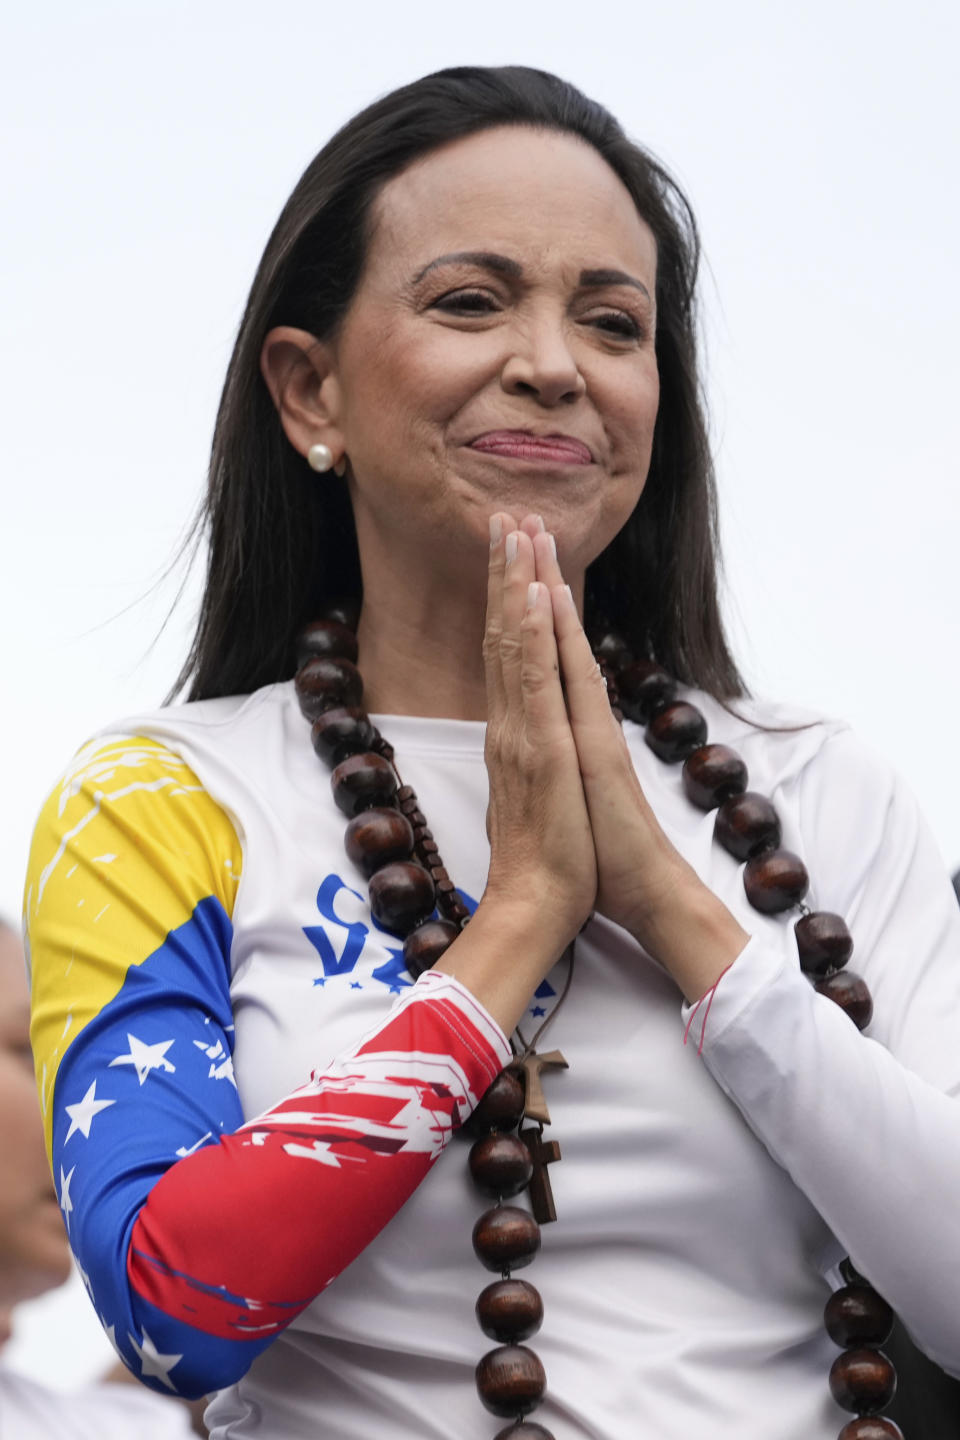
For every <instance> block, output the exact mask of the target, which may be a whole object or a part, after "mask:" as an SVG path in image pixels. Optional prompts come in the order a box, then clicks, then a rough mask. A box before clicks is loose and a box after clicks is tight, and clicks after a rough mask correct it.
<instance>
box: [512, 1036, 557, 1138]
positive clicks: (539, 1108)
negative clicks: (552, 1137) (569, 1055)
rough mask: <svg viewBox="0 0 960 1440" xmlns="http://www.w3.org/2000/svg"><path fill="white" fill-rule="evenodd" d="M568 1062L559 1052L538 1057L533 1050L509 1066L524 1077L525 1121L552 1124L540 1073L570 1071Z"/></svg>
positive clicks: (551, 1051) (553, 1051)
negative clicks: (544, 1071)
mask: <svg viewBox="0 0 960 1440" xmlns="http://www.w3.org/2000/svg"><path fill="white" fill-rule="evenodd" d="M568 1068H569V1067H568V1065H567V1062H566V1060H564V1058H563V1056H562V1055H561V1054H560V1051H559V1050H548V1051H547V1053H546V1055H538V1054H537V1052H536V1051H535V1050H531V1051H530V1052H529V1053H528V1054H527V1055H524V1056H522V1057H518V1058H517V1059H516V1060H513V1061H511V1063H510V1064H509V1065H508V1066H507V1069H508V1070H512V1071H513V1072H514V1074H516V1075H517V1076H518V1077H519V1075H520V1074H521V1073H522V1075H523V1092H524V1095H525V1096H526V1100H525V1103H524V1107H523V1118H524V1119H525V1120H536V1121H538V1122H539V1124H541V1125H549V1124H550V1111H549V1110H548V1109H547V1101H546V1098H545V1096H544V1093H543V1085H542V1084H541V1083H540V1071H541V1070H544V1069H549V1070H556V1069H563V1070H566V1069H568Z"/></svg>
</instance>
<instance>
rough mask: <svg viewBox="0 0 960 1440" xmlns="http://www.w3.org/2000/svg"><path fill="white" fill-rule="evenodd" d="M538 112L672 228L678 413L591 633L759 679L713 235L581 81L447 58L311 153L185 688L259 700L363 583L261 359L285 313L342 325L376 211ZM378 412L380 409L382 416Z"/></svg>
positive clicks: (253, 354)
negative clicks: (707, 360)
mask: <svg viewBox="0 0 960 1440" xmlns="http://www.w3.org/2000/svg"><path fill="white" fill-rule="evenodd" d="M502 125H524V126H531V127H534V128H537V129H545V130H551V131H559V132H562V133H567V134H570V135H573V136H577V137H579V138H580V139H581V140H583V141H585V142H586V143H587V144H589V145H592V146H593V148H594V149H595V150H596V151H597V152H598V153H599V154H600V155H601V156H602V157H603V159H604V160H605V161H606V162H607V164H608V165H609V166H610V168H611V169H612V170H613V171H614V172H615V173H616V174H617V175H618V176H619V178H620V179H621V181H622V182H623V184H624V185H625V186H626V188H627V190H628V191H629V192H630V195H631V197H632V198H633V201H634V204H635V205H636V207H637V211H638V213H639V214H640V216H641V217H642V218H643V220H644V221H646V223H647V225H648V226H649V227H650V229H651V230H652V232H653V234H654V237H655V239H656V242H657V285H656V291H657V293H656V301H657V317H658V318H657V334H656V354H657V362H658V366H659V372H660V407H659V411H658V415H657V422H656V427H655V430H654V437H653V449H652V457H651V462H650V470H649V474H648V478H647V482H646V485H645V487H644V490H643V493H642V495H641V497H640V500H639V501H638V503H637V505H636V507H635V509H634V511H633V513H632V514H631V516H630V518H629V520H628V521H627V523H626V524H625V525H624V527H623V529H622V530H621V531H620V533H619V534H618V535H617V536H616V538H615V539H614V540H613V541H611V543H610V544H609V545H608V546H607V548H606V549H605V550H604V551H603V553H602V554H601V555H600V556H598V558H597V559H596V560H595V561H594V562H593V564H592V565H591V566H590V567H589V569H588V571H587V584H586V609H587V615H586V620H587V624H588V628H589V627H591V626H593V627H594V628H596V627H597V626H598V625H600V624H602V625H604V626H610V627H612V628H614V629H616V630H617V631H619V632H620V634H621V635H622V636H623V637H624V639H625V640H626V641H627V643H628V644H629V645H630V647H631V648H632V649H633V651H634V653H635V654H637V655H638V656H648V657H650V658H654V659H656V660H659V661H660V663H661V664H663V665H664V666H665V667H666V668H667V669H669V670H670V671H671V672H672V673H673V674H674V675H675V676H676V677H677V678H678V679H679V680H681V681H684V682H686V683H687V684H691V685H695V686H698V687H699V688H701V689H703V690H706V691H708V692H709V693H710V694H712V695H714V696H716V697H717V698H718V699H721V700H723V699H729V698H732V697H734V696H738V695H742V694H744V693H745V687H744V684H743V681H742V679H741V677H740V675H739V673H738V670H737V667H736V664H735V663H734V660H733V657H732V655H731V652H730V649H729V647H728V644H727V640H726V636H725V634H724V628H723V623H722V619H721V615H720V606H719V600H718V594H717V589H718V553H719V552H718V538H717V517H716V493H715V484H714V475H713V468H712V463H711V457H710V451H709V446H708V442H707V431H706V422H705V415H704V404H703V397H702V392H701V386H700V378H699V373H698V365H697V315H696V278H697V267H698V263H699V253H700V245H699V237H698V233H697V226H696V221H695V219H694V216H693V212H692V210H691V208H690V205H689V203H688V201H687V199H686V197H685V196H684V194H683V192H682V191H681V190H680V188H679V186H678V185H677V184H676V182H675V181H674V180H673V179H672V178H671V177H670V176H669V175H668V174H667V172H666V171H665V170H664V169H663V167H662V166H661V165H660V164H659V163H658V162H657V161H656V160H655V159H654V158H653V157H652V156H651V155H649V154H648V153H647V152H646V151H645V150H643V149H642V148H641V147H640V146H638V145H636V144H634V143H633V142H632V141H630V140H629V139H628V138H627V136H626V135H625V134H624V132H623V129H622V128H621V126H620V125H619V123H618V122H617V121H616V120H615V119H614V117H613V116H612V115H611V114H610V113H609V112H608V111H607V110H605V109H604V108H603V107H602V106H600V105H598V104H596V103H595V102H594V101H593V100H590V99H588V98H587V97H586V96H585V95H583V94H581V92H580V91H579V90H577V89H576V88H575V87H574V86H573V85H570V84H568V83H567V82H566V81H563V80H560V79H558V78H557V76H555V75H550V74H548V73H546V72H545V71H542V70H533V69H529V68H527V67H525V66H504V67H499V68H489V69H488V68H480V67H472V66H471V67H460V68H455V69H449V70H441V71H438V72H437V73H436V74H434V75H428V76H426V77H425V78H423V79H422V80H417V81H415V82H414V83H413V84H410V85H405V86H403V87H402V88H401V89H399V90H395V91H393V92H392V93H391V94H389V95H386V96H384V97H383V98H382V99H380V100H378V101H376V102H375V103H374V104H373V105H370V106H369V107H368V108H367V109H365V110H363V111H361V112H360V114H358V115H356V116H355V117H354V118H353V119H352V120H350V121H349V122H348V123H347V124H346V125H344V126H343V128H342V129H341V130H339V131H338V132H337V134H336V135H334V137H333V139H332V140H330V141H329V143H328V144H327V145H325V146H324V148H323V149H322V150H321V151H320V153H319V154H318V155H317V156H316V158H315V159H314V160H313V161H312V162H311V163H310V165H309V166H308V167H307V169H306V171H305V172H304V174H303V176H302V177H301V179H300V181H299V182H298V184H297V186H296V188H295V189H294V191H293V193H292V195H291V196H290V199H289V200H288V201H287V203H286V205H285V206H284V208H283V211H282V213H281V215H280V218H279V220H278V221H277V224H276V226H275V228H274V231H273V233H272V235H271V236H270V239H269V241H268V243H267V247H266V250H265V251H264V255H263V258H262V260H261V261H260V265H259V268H258V269H257V273H256V276H255V277H254V281H253V286H252V288H251V291H250V296H249V299H248V300H247V305H246V309H245V311H244V314H243V319H242V321H241V323H240V329H239V333H238V335H237V341H236V344H235V346H234V350H233V354H232V356H231V359H230V364H229V367H228V369H227V376H226V381H225V384H224V388H223V394H222V397H221V400H220V408H219V411H218V414H217V421H216V427H215V431H214V438H213V448H212V454H211V458H210V472H209V484H208V490H207V495H206V499H205V502H204V504H203V508H202V510H201V512H200V514H199V516H198V521H197V527H198V528H197V532H196V533H198V534H199V533H203V532H204V531H205V532H206V533H207V535H208V539H209V552H208V561H207V576H206V585H205V588H204V593H203V599H202V602H201V607H200V613H199V617H198V622H197V629H196V633H195V635H194V638H193V643H192V645H191V648H190V652H189V654H188V656H187V659H186V662H185V664H184V666H183V669H182V671H181V673H180V676H179V678H178V680H177V683H176V686H175V687H174V690H173V692H172V694H174V695H176V694H178V693H181V692H184V691H185V692H186V694H187V697H188V698H189V699H194V700H200V699H207V698H210V697H213V696H217V695H230V694H244V693H247V692H249V691H251V690H255V689H257V688H258V687H259V686H261V685H265V684H269V683H270V682H273V681H277V680H285V679H288V678H289V677H290V676H291V675H292V674H293V670H294V665H295V655H294V651H295V638H296V635H297V632H298V630H299V629H300V628H301V627H302V625H303V624H304V623H305V622H306V621H308V620H310V619H312V618H313V617H314V616H315V615H316V614H317V613H318V612H319V611H321V610H322V608H323V606H324V604H326V603H328V602H329V601H330V600H333V599H337V598H342V597H355V598H358V599H359V598H361V597H362V586H361V577H360V565H359V559H358V555H357V541H356V531H355V528H354V523H353V514H352V510H351V507H350V502H349V498H348V496H347V494H346V489H345V487H344V486H337V485H330V486H318V485H316V483H315V482H314V478H313V477H312V475H311V472H310V470H309V468H308V466H307V462H306V461H305V460H304V458H303V457H302V456H301V455H299V454H298V453H297V452H296V451H295V450H294V449H293V447H292V445H290V443H289V441H288V440H287V438H286V436H285V434H284V432H283V429H282V427H281V424H280V419H279V416H278V414H277V411H276V409H275V407H274V405H273V402H272V400H271V397H270V395H269V392H268V390H267V387H266V384H265V383H264V380H263V377H262V375H261V372H260V352H261V348H262V345H263V341H264V339H265V337H266V335H267V333H268V331H270V330H271V329H272V328H273V327H274V326H276V325H293V326H298V327H300V328H301V329H304V330H306V331H308V332H309V333H310V334H312V335H314V336H316V337H317V338H318V339H320V340H324V339H329V338H331V337H333V336H334V335H335V334H336V332H337V328H338V326H339V325H340V323H341V321H342V320H343V317H344V315H345V314H346V312H347V310H348V308H349V305H350V302H351V300H352V298H353V295H354V293H355V291H356V288H357V285H358V283H359V280H360V276H361V272H362V270H363V265H364V260H365V255H366V249H367V244H368V240H369V235H370V228H371V219H370V216H371V207H372V205H373V202H374V200H375V199H376V197H377V195H378V193H379V192H380V190H381V189H382V187H383V186H384V184H385V183H386V182H387V181H388V180H390V179H391V178H392V177H393V176H395V175H397V174H399V173H400V172H401V171H402V170H404V169H405V168H406V167H407V166H408V165H410V164H411V163H412V162H413V161H415V160H417V159H418V158H419V157H420V156H422V155H426V154H428V153H429V152H430V151H432V150H435V149H437V148H439V147H440V146H442V145H445V144H447V143H449V142H450V141H451V140H455V139H459V138H462V137H465V136H468V135H472V134H475V133H477V132H479V131H482V130H487V129H492V128H493V127H495V126H502ZM371 423H375V420H373V419H371Z"/></svg>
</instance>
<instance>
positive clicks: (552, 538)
mask: <svg viewBox="0 0 960 1440" xmlns="http://www.w3.org/2000/svg"><path fill="white" fill-rule="evenodd" d="M547 539H548V540H549V541H550V549H551V551H552V552H553V558H554V560H556V558H557V539H556V536H555V535H548V536H547Z"/></svg>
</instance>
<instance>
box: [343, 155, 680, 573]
mask: <svg viewBox="0 0 960 1440" xmlns="http://www.w3.org/2000/svg"><path fill="white" fill-rule="evenodd" d="M656 264H657V251H656V243H655V241H654V237H653V234H652V232H651V231H650V229H649V227H648V226H647V225H646V224H645V223H644V221H643V220H641V219H640V217H639V216H638V214H637V211H636V209H635V207H634V204H633V201H632V200H631V198H630V195H629V193H628V191H627V190H626V188H625V187H624V185H623V184H622V183H621V181H620V180H619V179H618V178H617V176H616V175H615V174H614V173H613V171H612V170H611V169H610V168H609V166H608V165H607V164H606V163H605V161H603V160H602V159H601V158H600V156H599V155H598V154H597V153H596V152H595V151H594V150H593V149H592V148H591V147H590V146H588V145H586V144H584V143H582V142H581V141H579V140H577V139H575V138H573V137H570V136H568V135H562V134H556V133H551V132H547V131H543V132H541V131H536V130H532V129H528V128H523V127H503V128H498V129H496V130H491V131H487V132H485V133H482V134H479V135H474V136H471V137H469V138H468V139H465V140H458V141H456V142H454V143H451V144H450V145H448V146H446V147H444V148H443V149H442V150H439V151H436V152H434V153H432V154H430V155H428V156H427V157H425V158H424V159H422V160H420V161H418V162H416V163H415V164H413V165H411V166H410V167H409V169H407V170H405V171H404V172H403V173H402V174H400V175H399V176H397V177H396V178H395V179H394V180H392V181H390V182H389V184H387V185H386V186H385V187H384V189H383V191H382V192H381V195H380V196H379V199H378V202H377V204H376V206H375V210H374V228H373V233H372V238H371V242H370V247H369V254H368V258H367V263H366V267H365V270H364V273H363V275H362V277H361V282H360V285H359V288H358V291H357V294H356V296H355V298H354V300H353V303H352V305H351V307H350V309H349V311H348V313H347V315H346V317H345V320H344V323H343V326H342V329H341V331H340V333H339V335H338V337H337V340H336V342H335V343H334V345H333V347H332V353H333V371H332V377H331V380H332V384H329V383H328V389H327V394H328V396H332V402H331V403H332V406H333V409H334V412H335V420H336V423H337V426H338V430H339V436H340V439H341V440H342V443H343V444H345V446H346V451H347V454H348V456H349V458H350V464H351V472H352V480H351V486H352V492H351V493H352V497H353V503H354V512H355V516H356V521H357V532H358V538H359V540H360V547H361V556H364V552H365V551H367V552H368V553H369V552H370V551H371V550H373V552H374V553H375V554H379V555H381V556H386V555H397V554H400V555H402V556H404V557H409V555H410V553H411V551H412V550H414V551H415V550H416V548H417V547H418V546H419V547H420V550H421V554H423V553H424V551H423V547H424V546H425V545H429V543H430V542H434V544H436V542H438V541H439V542H441V543H442V547H443V548H442V552H441V551H438V550H433V551H432V552H429V553H430V559H431V562H432V564H433V565H435V566H443V565H444V564H446V565H447V566H448V568H450V570H451V573H459V567H461V566H462V564H463V563H464V558H465V556H466V555H467V553H468V552H469V553H471V554H476V555H478V556H482V554H483V544H484V543H485V539H486V535H487V529H488V519H489V517H490V515H492V514H493V513H494V512H495V511H497V510H506V511H508V512H510V513H512V514H514V515H516V516H517V517H519V516H522V515H524V514H526V513H528V512H534V513H539V514H542V515H543V517H544V519H545V521H546V524H547V527H548V528H549V529H551V530H553V531H554V532H555V534H556V536H557V541H558V545H559V547H560V558H561V562H562V563H563V564H564V565H565V567H566V569H567V573H568V575H569V576H570V577H571V578H572V577H573V576H574V575H575V574H576V573H577V572H578V571H579V570H581V569H582V568H585V566H586V565H587V564H588V563H589V562H590V561H591V560H592V559H594V558H595V557H596V556H597V555H598V554H599V553H600V551H601V550H602V549H603V548H604V547H605V546H606V545H607V544H608V543H609V541H610V540H611V539H612V538H613V536H614V535H615V534H616V533H617V532H618V530H620V528H621V527H622V525H623V524H624V522H625V521H626V519H627V517H628V516H629V514H630V512H631V511H632V509H633V507H634V505H635V504H636V502H637V499H638V497H639V495H640V492H641V491H642V489H643V485H644V482H645V480H646V477H647V471H648V468H649V464H650V450H651V443H652V438H653V429H654V423H655V420H656V415H657V403H658V398H659V380H658V374H657V362H656V355H655V351H654V336H655V324H656V314H655V299H654V297H655V285H656ZM478 546H479V547H480V548H479V549H478V548H477V547H478ZM365 558H366V557H365Z"/></svg>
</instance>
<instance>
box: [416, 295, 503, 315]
mask: <svg viewBox="0 0 960 1440" xmlns="http://www.w3.org/2000/svg"><path fill="white" fill-rule="evenodd" d="M497 308H498V306H497V301H496V300H495V299H494V297H493V296H492V295H491V294H490V293H489V292H488V291H486V290H450V291H449V292H448V293H447V294H446V295H441V296H440V298H439V299H438V300H434V302H433V304H432V306H431V309H433V310H443V311H444V312H445V313H446V314H448V315H492V314H493V313H494V311H495V310H496V309H497Z"/></svg>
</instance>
